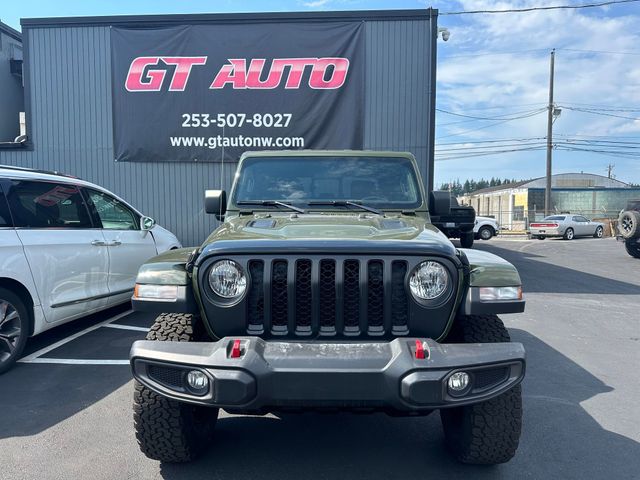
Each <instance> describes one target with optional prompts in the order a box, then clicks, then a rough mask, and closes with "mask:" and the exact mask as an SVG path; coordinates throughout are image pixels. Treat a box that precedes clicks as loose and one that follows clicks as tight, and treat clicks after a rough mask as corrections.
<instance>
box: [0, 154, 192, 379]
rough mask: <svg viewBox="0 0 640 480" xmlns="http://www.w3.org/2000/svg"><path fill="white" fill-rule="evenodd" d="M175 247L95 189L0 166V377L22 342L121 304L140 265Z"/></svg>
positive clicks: (139, 216)
mask: <svg viewBox="0 0 640 480" xmlns="http://www.w3.org/2000/svg"><path fill="white" fill-rule="evenodd" d="M180 247H181V245H180V242H179V241H178V239H177V238H176V237H175V235H173V234H172V233H171V232H169V231H168V230H165V229H164V228H162V227H161V226H159V225H156V224H155V221H154V220H153V219H152V218H149V217H145V216H144V215H142V214H141V213H140V212H138V211H137V210H136V209H135V208H133V207H132V206H130V205H129V204H127V203H126V202H125V201H124V200H122V199H121V198H119V197H117V196H116V195H114V194H113V193H111V192H109V191H108V190H105V189H104V188H102V187H100V186H98V185H94V184H92V183H89V182H85V181H82V180H79V179H76V178H72V177H69V176H64V175H59V174H55V173H47V172H41V171H36V170H30V169H21V168H16V167H4V166H0V373H2V372H4V371H6V370H8V369H9V368H10V367H11V365H12V364H13V363H14V362H15V361H16V360H17V359H18V358H19V356H20V354H21V353H22V350H23V348H24V346H25V343H26V341H27V337H29V336H32V335H37V334H39V333H41V332H44V331H45V330H48V329H50V328H52V327H55V326H57V325H60V324H62V323H65V322H68V321H70V320H74V319H77V318H79V317H82V316H85V315H87V314H90V313H93V312H97V311H99V310H103V309H106V308H109V307H112V306H114V305H117V304H120V303H124V302H127V301H129V299H130V298H131V295H132V292H133V287H134V283H135V277H136V274H137V272H138V268H139V267H140V265H142V263H143V262H145V261H146V260H148V259H149V258H151V257H153V256H155V255H157V254H159V253H162V252H165V251H167V250H170V249H173V248H180Z"/></svg>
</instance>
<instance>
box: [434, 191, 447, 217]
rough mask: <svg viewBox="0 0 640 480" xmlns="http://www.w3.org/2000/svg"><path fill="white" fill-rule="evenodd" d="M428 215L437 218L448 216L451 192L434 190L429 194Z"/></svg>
mask: <svg viewBox="0 0 640 480" xmlns="http://www.w3.org/2000/svg"><path fill="white" fill-rule="evenodd" d="M429 213H430V214H431V215H435V216H438V217H440V216H442V215H449V214H450V213H451V192H449V191H448V190H435V191H433V192H431V193H429Z"/></svg>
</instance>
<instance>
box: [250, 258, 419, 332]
mask: <svg viewBox="0 0 640 480" xmlns="http://www.w3.org/2000/svg"><path fill="white" fill-rule="evenodd" d="M247 270H248V273H249V276H250V279H249V292H248V293H247V299H246V308H247V317H246V318H247V332H248V333H250V334H254V335H262V334H265V333H266V334H271V335H276V336H278V335H288V336H297V337H304V336H316V335H321V336H329V337H330V336H336V335H337V336H360V335H363V336H383V335H394V336H397V335H407V334H408V333H409V329H408V320H409V305H408V303H409V298H408V296H407V293H406V288H405V277H406V275H407V270H408V268H407V262H406V261H405V260H400V259H389V258H385V259H341V260H336V259H332V258H315V257H314V258H297V259H274V260H266V261H265V260H261V259H249V260H248V262H247Z"/></svg>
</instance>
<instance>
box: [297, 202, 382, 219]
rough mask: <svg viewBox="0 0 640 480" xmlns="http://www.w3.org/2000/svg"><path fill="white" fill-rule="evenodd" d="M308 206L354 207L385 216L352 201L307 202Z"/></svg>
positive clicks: (378, 211)
mask: <svg viewBox="0 0 640 480" xmlns="http://www.w3.org/2000/svg"><path fill="white" fill-rule="evenodd" d="M309 205H332V206H334V207H356V208H359V209H361V210H366V211H367V212H371V213H375V214H376V215H381V216H383V217H384V216H385V215H384V212H383V211H382V210H378V209H377V208H373V207H370V206H368V205H362V204H361V203H359V202H354V201H353V200H326V201H313V202H309Z"/></svg>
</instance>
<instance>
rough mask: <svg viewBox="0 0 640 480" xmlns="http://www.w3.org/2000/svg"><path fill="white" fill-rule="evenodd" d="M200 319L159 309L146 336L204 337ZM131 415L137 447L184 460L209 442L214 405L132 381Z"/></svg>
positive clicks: (156, 457)
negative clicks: (179, 398)
mask: <svg viewBox="0 0 640 480" xmlns="http://www.w3.org/2000/svg"><path fill="white" fill-rule="evenodd" d="M206 339H207V337H206V334H205V332H204V328H203V326H202V322H200V321H199V319H198V318H197V317H194V316H193V315H187V314H180V313H163V314H162V315H160V316H159V317H158V318H157V319H156V321H155V323H154V324H153V326H152V327H151V329H150V330H149V333H148V334H147V340H157V341H165V342H193V341H198V340H206ZM134 388H135V390H134V394H133V418H134V422H135V429H136V438H137V439H138V445H140V450H141V451H142V453H144V454H145V455H146V456H147V457H149V458H151V459H153V460H160V461H161V462H188V461H190V460H193V459H195V458H196V457H198V455H200V454H201V453H202V452H203V451H204V450H206V448H207V447H208V446H209V443H210V442H211V439H212V437H213V430H214V427H215V423H216V419H217V418H218V409H217V408H209V407H202V406H198V405H191V404H188V403H183V402H178V401H175V400H172V399H169V398H167V397H164V396H162V395H160V394H158V393H156V392H154V391H152V390H150V389H149V388H147V387H145V386H144V385H142V384H140V383H139V382H135V386H134Z"/></svg>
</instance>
